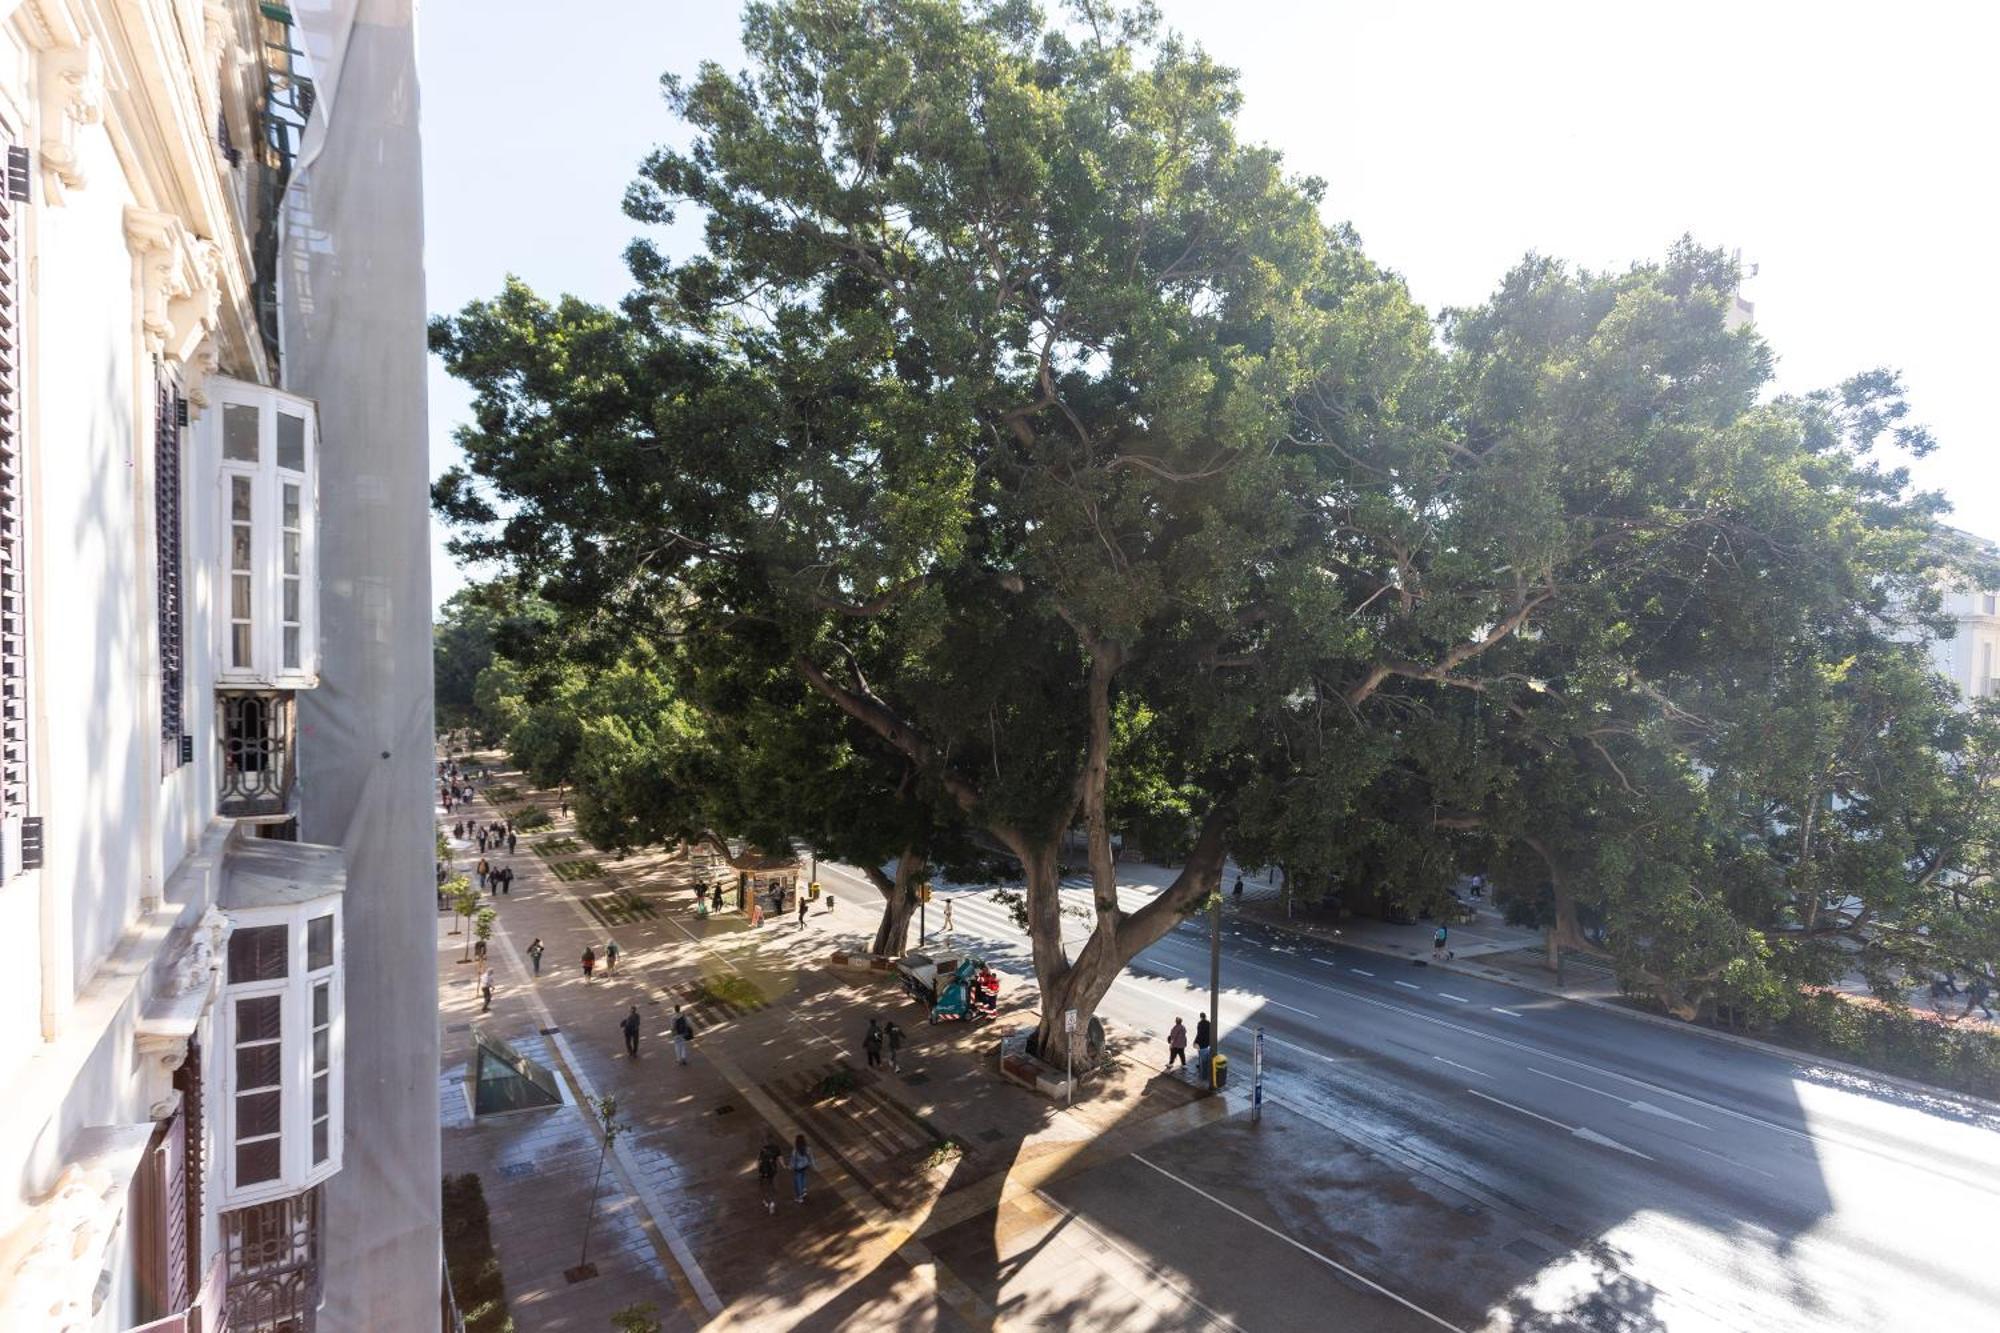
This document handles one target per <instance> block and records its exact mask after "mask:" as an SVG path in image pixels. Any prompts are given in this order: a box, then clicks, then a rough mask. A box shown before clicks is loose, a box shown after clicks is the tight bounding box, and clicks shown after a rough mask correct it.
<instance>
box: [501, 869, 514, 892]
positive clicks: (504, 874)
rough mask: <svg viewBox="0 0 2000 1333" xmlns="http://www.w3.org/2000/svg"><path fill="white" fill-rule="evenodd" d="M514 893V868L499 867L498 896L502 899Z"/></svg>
mask: <svg viewBox="0 0 2000 1333" xmlns="http://www.w3.org/2000/svg"><path fill="white" fill-rule="evenodd" d="M512 892H514V867H512V866H501V867H500V894H501V896H502V897H505V896H507V895H508V894H511V893H512Z"/></svg>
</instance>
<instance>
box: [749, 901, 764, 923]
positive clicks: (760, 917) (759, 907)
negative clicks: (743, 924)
mask: <svg viewBox="0 0 2000 1333" xmlns="http://www.w3.org/2000/svg"><path fill="white" fill-rule="evenodd" d="M763 924H764V900H763V899H762V898H759V897H758V896H757V895H756V894H754V893H753V894H751V895H750V929H752V930H756V929H758V928H759V927H761V926H762V925H763Z"/></svg>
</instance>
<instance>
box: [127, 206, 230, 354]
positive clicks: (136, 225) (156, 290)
mask: <svg viewBox="0 0 2000 1333" xmlns="http://www.w3.org/2000/svg"><path fill="white" fill-rule="evenodd" d="M125 241H126V244H127V245H128V246H130V247H131V250H132V258H133V259H134V260H135V261H137V263H138V265H139V291H140V311H141V315H140V318H141V320H142V322H143V324H144V328H145V335H146V350H147V351H149V352H151V353H152V354H153V355H154V356H159V357H164V358H166V359H167V360H169V361H175V362H180V363H184V364H185V363H192V362H194V361H196V360H197V353H198V350H199V349H200V347H201V345H202V343H203V342H204V341H206V340H207V339H208V338H209V336H210V335H211V334H213V333H214V332H215V329H216V326H217V324H218V323H219V322H220V316H221V307H222V288H221V276H222V251H221V250H220V248H218V247H217V246H216V244H215V242H213V241H211V240H209V239H208V238H206V237H203V236H196V235H195V234H194V233H192V232H190V231H189V230H188V229H187V227H186V225H185V224H184V223H182V222H181V220H180V219H179V218H177V217H175V216H173V215H172V214H171V213H156V212H153V211H152V210H151V209H145V208H129V207H128V208H127V209H126V210H125Z"/></svg>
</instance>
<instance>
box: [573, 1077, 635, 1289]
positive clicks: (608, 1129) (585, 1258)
mask: <svg viewBox="0 0 2000 1333" xmlns="http://www.w3.org/2000/svg"><path fill="white" fill-rule="evenodd" d="M590 1105H591V1108H592V1109H593V1110H595V1111H596V1112H597V1118H598V1120H599V1122H600V1123H602V1125H603V1126H604V1145H603V1146H602V1147H601V1148H599V1149H598V1152H597V1176H596V1178H595V1179H593V1180H592V1181H591V1182H590V1211H589V1212H588V1213H587V1214H585V1215H584V1219H583V1248H582V1250H581V1251H579V1252H578V1254H577V1256H576V1267H575V1268H572V1269H570V1270H569V1271H568V1272H567V1273H565V1274H564V1276H565V1277H567V1278H569V1279H570V1280H571V1281H572V1282H575V1281H579V1280H581V1279H583V1278H587V1277H595V1276H596V1275H597V1270H596V1269H595V1268H592V1267H591V1266H590V1231H591V1228H592V1227H593V1226H595V1225H596V1223H597V1188H598V1186H599V1185H602V1184H603V1183H604V1159H605V1158H607V1157H609V1156H610V1155H611V1145H612V1144H613V1143H614V1142H616V1141H617V1138H618V1136H619V1135H620V1134H623V1133H624V1132H625V1126H623V1125H621V1124H619V1123H618V1099H617V1098H616V1097H613V1096H611V1095H609V1094H606V1095H605V1096H602V1097H592V1098H591V1099H590Z"/></svg>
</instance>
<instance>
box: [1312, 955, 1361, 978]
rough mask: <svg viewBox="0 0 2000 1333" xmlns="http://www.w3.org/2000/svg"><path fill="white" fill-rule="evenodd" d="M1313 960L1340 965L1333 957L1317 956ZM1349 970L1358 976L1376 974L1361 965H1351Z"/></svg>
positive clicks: (1330, 964) (1333, 965) (1329, 964)
mask: <svg viewBox="0 0 2000 1333" xmlns="http://www.w3.org/2000/svg"><path fill="white" fill-rule="evenodd" d="M1313 961H1314V962H1319V963H1325V964H1326V965H1327V966H1329V967H1337V966H1339V965H1338V964H1337V963H1335V962H1334V961H1333V960H1332V959H1331V958H1316V959H1314V960H1313ZM1347 970H1348V971H1350V972H1352V973H1353V974H1354V975H1355V976H1357V977H1372V976H1374V975H1375V974H1374V973H1373V972H1370V971H1368V970H1367V969H1366V968H1361V967H1350V968H1348V969H1347Z"/></svg>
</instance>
